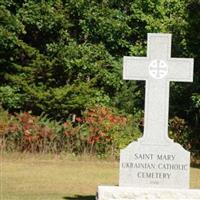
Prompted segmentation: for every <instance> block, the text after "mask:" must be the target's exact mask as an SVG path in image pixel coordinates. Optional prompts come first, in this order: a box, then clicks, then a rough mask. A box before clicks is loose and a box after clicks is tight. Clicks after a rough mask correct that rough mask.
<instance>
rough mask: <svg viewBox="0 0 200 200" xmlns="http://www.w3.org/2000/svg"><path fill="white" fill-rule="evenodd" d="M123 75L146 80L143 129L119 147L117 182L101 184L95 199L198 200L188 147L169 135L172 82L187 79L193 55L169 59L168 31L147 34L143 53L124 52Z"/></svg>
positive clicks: (169, 43)
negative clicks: (192, 182) (133, 139)
mask: <svg viewBox="0 0 200 200" xmlns="http://www.w3.org/2000/svg"><path fill="white" fill-rule="evenodd" d="M123 77H124V79H126V80H145V81H146V85H145V119H144V133H143V136H142V137H141V138H140V139H139V140H138V141H135V142H132V143H130V144H129V145H128V146H127V147H126V148H124V149H122V150H121V151H120V174H119V186H99V187H98V193H97V194H98V195H97V199H98V200H108V199H109V200H122V199H123V200H136V199H159V200H160V199H165V200H166V199H176V200H177V199H180V200H181V199H200V190H191V189H188V188H189V173H190V152H188V151H186V150H185V149H184V148H183V147H182V146H181V145H180V144H178V143H174V142H173V140H171V139H169V137H168V110H169V86H170V81H181V82H191V81H192V79H193V59H191V58H171V34H152V33H150V34H148V42H147V57H129V56H126V57H124V60H123Z"/></svg>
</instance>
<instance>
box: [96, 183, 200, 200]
mask: <svg viewBox="0 0 200 200" xmlns="http://www.w3.org/2000/svg"><path fill="white" fill-rule="evenodd" d="M96 199H97V200H158V199H159V200H199V199H200V190H197V189H161V188H156V189H155V188H135V187H118V186H99V187H98V192H97V197H96Z"/></svg>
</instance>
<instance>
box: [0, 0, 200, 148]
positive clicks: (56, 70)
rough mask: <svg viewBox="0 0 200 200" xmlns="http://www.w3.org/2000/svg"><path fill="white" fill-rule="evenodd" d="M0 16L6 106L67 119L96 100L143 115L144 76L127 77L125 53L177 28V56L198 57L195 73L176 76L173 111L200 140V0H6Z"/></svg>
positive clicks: (137, 51) (1, 90)
mask: <svg viewBox="0 0 200 200" xmlns="http://www.w3.org/2000/svg"><path fill="white" fill-rule="evenodd" d="M0 22H1V24H0V102H1V106H2V107H3V108H4V109H5V110H8V111H9V112H10V113H15V112H24V111H29V112H30V111H31V113H32V114H33V115H37V116H39V115H41V114H42V113H43V114H45V115H46V116H48V117H49V118H51V119H53V120H58V121H62V122H63V121H65V120H66V119H67V118H70V117H71V116H74V115H76V116H81V115H82V113H83V112H84V111H85V110H86V109H87V108H90V107H93V106H95V105H101V106H106V107H115V108H117V109H118V110H119V111H120V112H124V113H127V114H133V115H135V116H138V115H139V116H141V113H142V111H143V104H144V103H143V102H144V83H143V82H134V81H123V80H122V57H123V56H125V55H133V56H134V55H135V56H143V55H146V40H147V33H148V32H169V33H172V34H173V47H172V56H173V57H193V58H194V59H195V73H194V82H193V83H192V84H191V83H171V93H170V118H174V117H175V116H178V117H179V118H181V119H184V120H185V122H186V124H187V126H188V127H189V129H190V131H188V134H187V138H189V139H190V141H195V142H197V141H199V140H200V134H199V132H200V59H199V55H200V34H199V33H200V26H199V24H200V2H199V1H198V0H191V1H187V0H159V1H158V0H146V1H142V0H127V1H124V0H109V1H108V0H46V1H44V0H0ZM198 145H199V143H198V144H197V145H195V146H198ZM199 146H200V145H199ZM195 149H197V151H198V148H196V147H195Z"/></svg>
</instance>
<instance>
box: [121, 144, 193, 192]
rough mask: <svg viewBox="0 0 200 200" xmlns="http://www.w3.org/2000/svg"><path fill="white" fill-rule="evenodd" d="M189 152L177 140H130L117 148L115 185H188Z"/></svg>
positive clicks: (176, 186) (166, 186) (186, 187)
mask: <svg viewBox="0 0 200 200" xmlns="http://www.w3.org/2000/svg"><path fill="white" fill-rule="evenodd" d="M189 174H190V152H188V151H186V150H185V149H184V148H183V147H182V146H181V145H180V144H178V143H174V142H169V143H166V144H160V145H159V143H157V144H154V145H152V144H147V143H145V144H143V143H142V142H141V141H138V142H132V143H131V144H129V145H128V146H127V147H126V148H125V149H123V150H121V152H120V176H119V186H127V187H141V188H144V187H146V188H173V189H181V188H183V189H189V182H190V181H189Z"/></svg>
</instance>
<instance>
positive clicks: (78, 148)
mask: <svg viewBox="0 0 200 200" xmlns="http://www.w3.org/2000/svg"><path fill="white" fill-rule="evenodd" d="M2 113H4V116H5V117H3V118H1V120H0V134H1V140H3V147H4V149H5V150H6V151H15V150H17V151H20V152H32V153H34V152H53V153H59V152H62V151H65V152H69V153H74V154H82V153H90V154H96V155H98V156H101V157H102V156H107V155H112V156H117V155H118V154H119V149H120V148H123V147H125V146H126V145H127V144H128V143H130V142H131V141H133V140H134V139H136V138H137V137H138V136H139V134H140V131H139V130H138V128H137V124H135V123H134V119H133V118H132V116H125V115H122V114H119V113H117V112H116V111H114V110H113V109H111V108H107V107H102V106H96V107H92V108H88V109H87V110H86V111H85V112H84V113H83V114H82V116H81V117H75V119H74V120H72V119H68V120H66V121H65V122H64V123H58V122H56V121H54V120H49V119H48V118H47V117H46V116H40V117H36V116H33V115H31V114H30V113H27V112H24V113H20V114H15V115H10V114H8V113H6V112H2Z"/></svg>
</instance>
